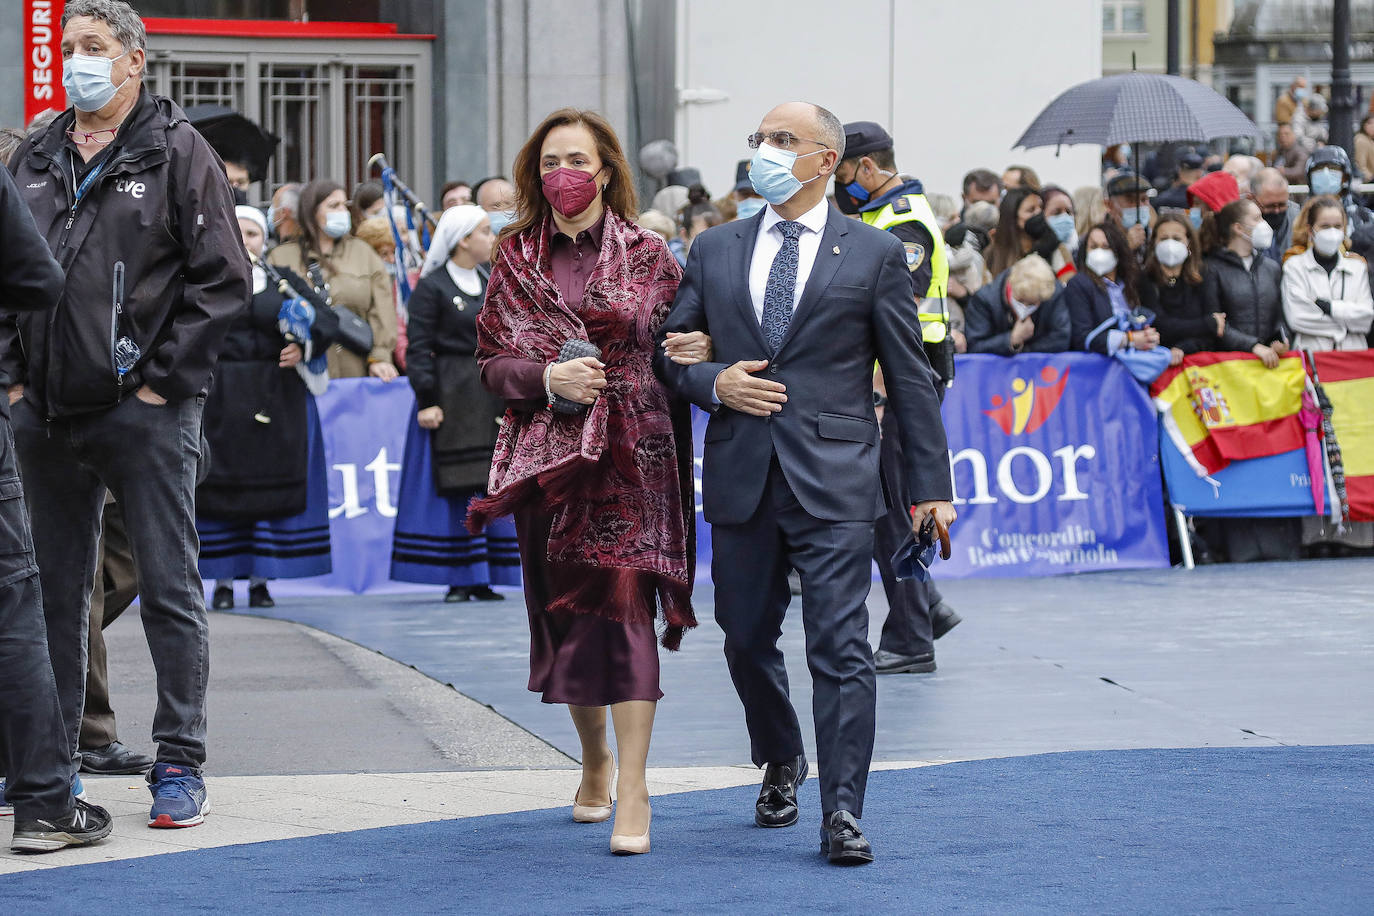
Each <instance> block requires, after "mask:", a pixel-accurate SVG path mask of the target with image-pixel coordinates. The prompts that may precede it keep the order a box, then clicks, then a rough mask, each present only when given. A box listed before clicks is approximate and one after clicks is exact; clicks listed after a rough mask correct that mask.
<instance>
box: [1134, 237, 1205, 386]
mask: <svg viewBox="0 0 1374 916" xmlns="http://www.w3.org/2000/svg"><path fill="white" fill-rule="evenodd" d="M1202 288H1203V287H1202V253H1201V251H1199V246H1198V240H1197V232H1195V231H1194V230H1193V227H1192V224H1191V221H1190V220H1189V219H1188V217H1187V216H1186V215H1184V214H1182V213H1178V212H1173V213H1165V214H1163V215H1161V216H1160V217H1159V223H1158V224H1157V225H1156V226H1155V241H1154V245H1152V246H1151V248H1150V255H1149V257H1148V258H1146V259H1145V276H1144V278H1143V280H1142V282H1141V284H1140V303H1141V305H1142V306H1144V307H1145V308H1147V309H1149V310H1150V311H1152V312H1154V314H1155V327H1156V328H1157V329H1158V330H1159V342H1160V344H1161V345H1162V346H1165V347H1168V348H1169V355H1170V359H1169V365H1171V366H1177V365H1178V364H1179V363H1181V362H1183V357H1184V356H1187V355H1188V354H1190V353H1199V352H1203V351H1207V350H1217V349H1219V348H1220V346H1221V338H1222V335H1223V334H1224V333H1225V331H1226V316H1225V315H1223V314H1222V313H1221V312H1213V311H1211V310H1210V309H1209V307H1208V304H1207V301H1206V299H1205V298H1204V297H1203V295H1202Z"/></svg>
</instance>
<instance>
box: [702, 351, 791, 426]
mask: <svg viewBox="0 0 1374 916" xmlns="http://www.w3.org/2000/svg"><path fill="white" fill-rule="evenodd" d="M767 368H768V360H766V359H751V360H741V361H740V362H737V363H735V364H734V365H733V366H731V367H730V368H728V369H726V370H724V371H722V372H721V373H720V375H717V376H716V397H718V398H720V402H721V403H722V404H724V405H725V406H726V407H729V408H730V409H731V410H738V411H739V412H740V413H747V414H749V415H750V416H751V417H766V416H769V415H771V414H775V413H777V412H778V411H780V410H782V405H784V404H786V403H787V394H786V392H787V386H786V385H784V384H782V383H781V382H770V381H768V380H767V379H761V378H754V375H753V373H755V372H762V371H763V370H764V369H767Z"/></svg>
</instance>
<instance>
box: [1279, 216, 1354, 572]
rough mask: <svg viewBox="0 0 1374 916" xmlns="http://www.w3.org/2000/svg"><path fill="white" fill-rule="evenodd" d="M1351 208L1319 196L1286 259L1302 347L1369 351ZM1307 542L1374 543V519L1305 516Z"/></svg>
mask: <svg viewBox="0 0 1374 916" xmlns="http://www.w3.org/2000/svg"><path fill="white" fill-rule="evenodd" d="M1346 220H1347V216H1346V209H1345V207H1344V206H1343V205H1342V202H1341V201H1340V200H1338V199H1337V198H1335V197H1331V196H1322V197H1314V198H1312V199H1311V200H1309V201H1308V202H1307V204H1306V205H1305V206H1304V207H1303V208H1302V213H1301V215H1299V217H1298V224H1297V226H1295V227H1294V229H1293V242H1294V247H1293V249H1292V250H1291V251H1290V252H1289V253H1288V257H1287V259H1286V260H1285V261H1284V262H1283V316H1284V320H1285V321H1287V323H1288V327H1289V328H1290V329H1291V330H1292V332H1293V346H1294V347H1297V348H1299V349H1302V350H1322V351H1325V350H1366V349H1368V348H1369V338H1368V337H1367V335H1368V334H1369V331H1370V328H1371V326H1374V299H1371V296H1370V290H1369V269H1368V266H1367V265H1366V264H1365V261H1364V259H1363V258H1361V257H1360V256H1359V255H1355V254H1352V253H1351V252H1350V247H1349V246H1350V243H1349V242H1348V241H1347V239H1346V234H1345V233H1346ZM1302 542H1303V545H1304V546H1307V547H1314V545H1316V546H1315V547H1314V551H1313V552H1314V555H1317V556H1327V555H1330V554H1331V553H1332V552H1333V550H1334V551H1335V552H1336V553H1339V552H1340V551H1341V550H1343V549H1344V548H1352V547H1353V548H1363V549H1368V548H1369V547H1374V522H1347V523H1346V524H1345V525H1344V526H1343V528H1337V527H1336V526H1333V525H1332V524H1331V520H1330V519H1329V518H1326V517H1319V516H1309V517H1307V518H1304V519H1303V520H1302Z"/></svg>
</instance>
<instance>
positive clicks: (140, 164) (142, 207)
mask: <svg viewBox="0 0 1374 916" xmlns="http://www.w3.org/2000/svg"><path fill="white" fill-rule="evenodd" d="M73 120H74V113H73V111H72V110H71V109H68V110H67V112H66V113H65V114H63V115H62V116H61V117H59V118H58V119H57V120H56V121H54V122H53V123H52V125H50V126H49V127H48V129H47V130H45V131H44V132H43V133H41V134H39V135H37V136H36V137H30V138H29V139H28V140H26V141H25V142H24V143H23V144H22V145H21V146H20V147H19V149H18V150H17V151H16V152H15V154H14V157H13V159H12V160H11V162H10V168H11V171H13V173H14V175H15V183H16V184H17V185H18V186H19V187H20V189H21V193H22V194H23V196H24V200H25V202H26V203H28V205H29V209H30V210H31V211H32V213H33V216H34V221H35V222H36V223H37V225H38V228H39V231H40V232H42V233H43V234H44V235H45V236H46V238H47V240H48V246H49V247H50V248H51V249H52V251H53V253H54V254H55V255H56V257H57V259H58V262H59V263H60V264H61V265H62V268H63V270H64V271H65V272H66V288H65V290H64V292H63V295H62V298H61V300H60V301H59V303H58V306H57V308H56V309H55V310H54V311H53V312H51V313H49V314H47V315H43V316H24V317H21V318H19V319H18V326H19V339H20V342H21V345H22V352H21V353H20V354H15V353H13V348H12V347H11V348H10V349H11V352H10V353H9V355H8V360H7V366H8V367H9V371H10V374H11V378H12V379H13V380H15V381H19V380H23V381H24V382H25V386H26V387H25V392H24V396H25V397H26V398H28V399H29V400H30V402H31V403H33V404H34V405H35V406H36V408H37V409H38V410H40V411H41V412H42V413H43V414H44V415H45V416H47V417H49V418H52V417H59V416H67V415H72V414H80V413H87V412H91V411H97V410H102V409H105V408H108V407H111V406H113V405H115V404H117V403H118V402H119V401H120V400H121V399H122V398H124V397H126V396H128V395H130V394H132V393H133V392H135V391H137V390H138V388H139V386H140V385H144V384H146V385H148V386H149V387H150V388H151V389H152V390H153V391H155V392H156V393H157V394H159V395H161V396H162V397H164V398H166V399H167V400H169V401H178V400H182V399H184V398H188V397H191V396H193V395H195V394H197V393H198V392H200V391H202V390H203V389H204V388H205V387H206V385H207V383H208V381H209V378H210V372H211V370H212V369H213V368H214V365H215V358H216V356H217V355H218V353H219V348H220V343H221V340H222V338H223V336H224V332H225V330H226V329H227V328H228V326H229V322H230V320H231V319H232V318H233V316H234V314H235V313H236V312H238V311H239V310H240V309H241V308H242V307H243V304H244V303H245V302H246V301H247V300H248V292H249V286H248V283H249V279H248V278H249V268H248V259H247V256H246V254H245V253H244V250H243V240H242V238H241V236H240V235H239V228H238V221H237V220H236V219H235V218H234V198H233V194H232V193H231V191H230V188H229V181H228V179H227V178H225V175H224V165H223V163H221V162H220V159H219V157H218V156H217V155H215V153H214V151H213V150H212V149H211V148H210V146H209V144H207V143H206V142H205V140H204V138H202V137H201V135H200V134H199V133H197V132H196V130H195V128H193V127H192V126H191V125H190V124H189V123H188V122H187V120H186V114H185V112H183V111H182V110H181V108H180V107H178V106H177V105H176V104H175V103H174V102H172V101H171V100H170V99H165V98H162V97H160V96H155V95H152V94H151V93H149V92H147V91H146V90H145V91H143V92H142V94H141V95H140V96H139V99H138V101H137V102H136V103H135V105H134V108H133V110H132V111H131V112H130V113H129V116H128V118H127V119H126V120H125V122H124V124H123V126H122V127H121V128H120V131H119V134H118V136H117V138H116V141H115V143H114V144H112V146H111V149H110V152H109V154H108V158H106V160H105V165H104V167H103V170H102V171H101V172H100V173H99V176H98V179H97V180H96V182H95V183H94V185H93V186H92V187H91V188H90V190H89V192H88V193H87V194H86V195H85V197H83V198H82V200H81V202H80V203H79V205H76V206H73V191H74V187H73V185H74V175H73V171H74V170H75V171H76V172H77V173H78V174H79V173H80V172H81V170H82V169H83V168H84V166H83V164H82V163H81V162H80V156H79V155H77V154H76V153H74V152H72V151H71V150H70V148H69V144H68V142H67V137H66V131H67V130H68V129H70V128H71V126H72V124H73ZM73 157H75V159H74V160H73ZM73 162H75V169H74V167H73ZM121 272H122V277H123V282H122V283H121V282H119V278H120V274H121ZM117 307H118V308H121V309H122V312H123V317H122V319H121V320H120V321H119V322H118V324H119V332H120V333H121V334H127V335H128V336H129V337H131V338H132V339H133V340H134V342H135V343H137V345H138V347H139V349H140V350H141V352H142V356H141V358H140V360H139V362H138V364H137V365H136V366H135V368H134V369H133V370H131V371H130V372H129V374H128V375H127V376H125V377H124V378H123V379H122V380H121V379H120V378H119V376H118V374H117V373H116V371H115V369H114V364H113V354H112V352H111V336H112V331H114V330H115V325H116V320H115V313H116V309H117Z"/></svg>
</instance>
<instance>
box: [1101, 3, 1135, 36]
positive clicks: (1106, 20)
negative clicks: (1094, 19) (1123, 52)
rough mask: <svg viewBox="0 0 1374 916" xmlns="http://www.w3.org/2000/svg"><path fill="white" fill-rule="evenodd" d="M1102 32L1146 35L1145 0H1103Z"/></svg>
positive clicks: (1107, 33) (1105, 33)
mask: <svg viewBox="0 0 1374 916" xmlns="http://www.w3.org/2000/svg"><path fill="white" fill-rule="evenodd" d="M1102 34H1103V35H1105V36H1108V37H1119V36H1125V35H1132V36H1134V35H1145V34H1146V31H1145V0H1102Z"/></svg>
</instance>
